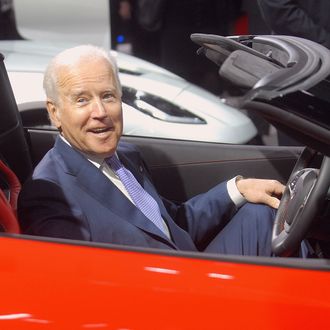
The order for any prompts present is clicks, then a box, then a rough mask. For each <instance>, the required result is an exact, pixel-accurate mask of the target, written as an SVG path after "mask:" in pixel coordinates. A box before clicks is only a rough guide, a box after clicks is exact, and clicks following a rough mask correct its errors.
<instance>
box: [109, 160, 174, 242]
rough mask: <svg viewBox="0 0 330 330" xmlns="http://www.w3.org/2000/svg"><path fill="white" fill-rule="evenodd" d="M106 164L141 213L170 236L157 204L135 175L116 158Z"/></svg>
mask: <svg viewBox="0 0 330 330" xmlns="http://www.w3.org/2000/svg"><path fill="white" fill-rule="evenodd" d="M106 162H107V163H108V164H109V165H110V166H111V168H112V169H113V171H114V172H115V173H116V174H117V175H118V177H119V179H120V181H121V182H122V183H123V185H124V186H125V188H126V190H127V192H128V193H129V195H130V196H131V198H132V200H133V202H134V204H135V205H136V206H137V207H138V208H139V209H140V210H141V212H142V213H143V214H144V215H145V216H146V217H147V218H148V219H150V220H151V221H152V222H153V223H154V224H155V225H156V226H157V227H158V228H159V229H160V230H161V231H162V232H163V233H164V234H165V235H166V236H168V234H167V233H166V231H165V228H164V225H165V224H164V221H163V219H162V216H161V214H160V210H159V207H158V204H157V202H156V201H155V200H154V199H153V197H152V196H150V195H149V194H148V192H147V191H145V190H144V189H143V187H142V186H141V185H140V183H139V182H138V181H137V180H136V179H135V177H134V175H133V174H132V173H131V172H130V171H129V170H128V169H127V168H125V167H124V166H123V165H122V164H121V162H120V160H119V159H118V158H117V157H116V156H111V157H109V158H107V159H106Z"/></svg>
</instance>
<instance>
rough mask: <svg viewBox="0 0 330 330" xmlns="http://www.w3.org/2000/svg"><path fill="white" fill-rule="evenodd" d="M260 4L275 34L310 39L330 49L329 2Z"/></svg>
mask: <svg viewBox="0 0 330 330" xmlns="http://www.w3.org/2000/svg"><path fill="white" fill-rule="evenodd" d="M258 4H259V7H260V10H261V13H262V15H263V17H264V20H265V22H266V24H267V25H268V26H269V28H270V29H271V30H272V31H273V32H274V33H275V34H283V35H291V36H296V37H301V38H305V39H309V40H312V41H315V42H317V43H319V44H321V45H323V46H325V47H327V48H329V49H330V20H329V11H330V2H329V1H328V0H318V1H315V0H276V1H274V0H258Z"/></svg>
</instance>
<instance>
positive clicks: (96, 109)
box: [92, 100, 107, 117]
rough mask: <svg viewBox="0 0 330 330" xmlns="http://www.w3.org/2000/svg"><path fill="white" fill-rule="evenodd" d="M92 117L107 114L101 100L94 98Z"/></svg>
mask: <svg viewBox="0 0 330 330" xmlns="http://www.w3.org/2000/svg"><path fill="white" fill-rule="evenodd" d="M92 107H93V108H92V115H93V117H105V116H106V114H107V111H106V108H105V106H104V104H103V102H102V101H101V100H95V102H93V104H92Z"/></svg>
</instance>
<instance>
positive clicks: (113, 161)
mask: <svg viewBox="0 0 330 330" xmlns="http://www.w3.org/2000/svg"><path fill="white" fill-rule="evenodd" d="M105 161H106V162H107V164H108V165H110V167H111V168H112V169H113V170H114V171H115V172H116V171H118V170H119V169H120V168H122V167H123V165H122V164H121V162H120V160H119V159H118V157H117V156H116V155H112V156H111V157H108V158H106V159H105Z"/></svg>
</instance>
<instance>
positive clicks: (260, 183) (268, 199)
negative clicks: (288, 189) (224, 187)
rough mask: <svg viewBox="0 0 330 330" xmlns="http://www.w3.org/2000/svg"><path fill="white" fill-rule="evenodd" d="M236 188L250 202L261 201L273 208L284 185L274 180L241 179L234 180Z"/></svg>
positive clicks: (276, 206)
mask: <svg viewBox="0 0 330 330" xmlns="http://www.w3.org/2000/svg"><path fill="white" fill-rule="evenodd" d="M236 186H237V189H238V190H239V192H240V193H241V194H242V195H243V196H244V197H245V199H246V200H247V201H248V202H251V203H263V204H266V205H269V206H271V207H273V208H275V209H277V208H278V206H279V204H280V198H281V196H282V194H283V192H284V189H285V186H284V185H283V184H282V183H280V182H279V181H276V180H263V179H241V180H238V181H237V182H236Z"/></svg>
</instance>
